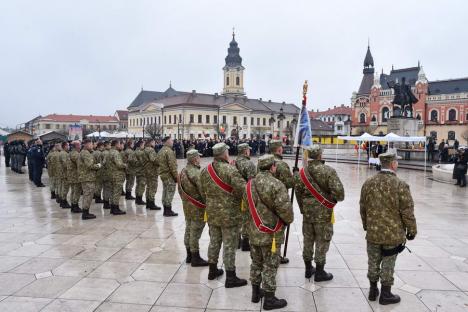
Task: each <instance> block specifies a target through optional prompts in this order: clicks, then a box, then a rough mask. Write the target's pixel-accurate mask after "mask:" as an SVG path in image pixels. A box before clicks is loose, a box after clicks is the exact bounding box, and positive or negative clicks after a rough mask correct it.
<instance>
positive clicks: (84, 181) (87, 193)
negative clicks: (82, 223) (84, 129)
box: [78, 139, 101, 220]
mask: <svg viewBox="0 0 468 312" xmlns="http://www.w3.org/2000/svg"><path fill="white" fill-rule="evenodd" d="M92 151H93V143H92V142H91V140H89V139H85V140H83V149H82V150H81V152H80V156H79V157H78V179H79V181H80V183H81V188H82V190H83V202H82V207H83V213H82V215H81V219H83V220H88V219H95V218H96V216H95V215H94V214H91V213H89V208H90V206H91V201H92V200H93V194H94V190H95V185H94V182H95V181H96V173H97V171H98V170H99V169H100V168H101V163H97V162H96V161H95V159H94V157H93V155H91V152H92Z"/></svg>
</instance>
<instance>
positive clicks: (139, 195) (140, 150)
mask: <svg viewBox="0 0 468 312" xmlns="http://www.w3.org/2000/svg"><path fill="white" fill-rule="evenodd" d="M133 156H134V159H135V177H136V188H135V195H136V200H135V204H137V205H146V202H144V201H143V194H144V193H145V187H146V173H145V170H144V167H145V165H146V163H145V161H146V157H145V142H144V141H139V142H138V143H137V147H136V150H135V153H134V155H133Z"/></svg>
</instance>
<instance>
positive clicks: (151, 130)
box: [145, 124, 162, 139]
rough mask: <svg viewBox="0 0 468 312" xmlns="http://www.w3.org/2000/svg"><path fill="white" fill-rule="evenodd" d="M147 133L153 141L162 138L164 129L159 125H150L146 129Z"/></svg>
mask: <svg viewBox="0 0 468 312" xmlns="http://www.w3.org/2000/svg"><path fill="white" fill-rule="evenodd" d="M145 132H146V134H147V135H149V136H150V138H152V139H156V138H159V137H161V132H162V127H161V125H159V124H149V125H147V126H146V127H145Z"/></svg>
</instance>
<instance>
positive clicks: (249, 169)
mask: <svg viewBox="0 0 468 312" xmlns="http://www.w3.org/2000/svg"><path fill="white" fill-rule="evenodd" d="M236 168H237V170H239V173H240V174H241V176H242V177H243V178H244V180H245V181H248V180H249V179H251V178H253V177H255V174H256V173H257V168H255V164H254V163H253V162H252V161H251V160H250V157H247V156H244V155H239V156H237V158H236Z"/></svg>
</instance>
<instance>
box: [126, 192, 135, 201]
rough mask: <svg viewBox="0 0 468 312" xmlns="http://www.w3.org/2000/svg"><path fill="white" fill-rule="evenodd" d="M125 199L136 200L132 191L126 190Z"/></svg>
mask: <svg viewBox="0 0 468 312" xmlns="http://www.w3.org/2000/svg"><path fill="white" fill-rule="evenodd" d="M125 199H126V200H134V199H135V197H133V196H132V192H125Z"/></svg>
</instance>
